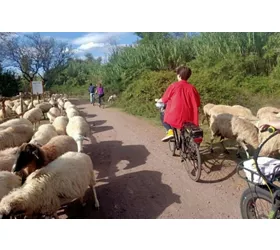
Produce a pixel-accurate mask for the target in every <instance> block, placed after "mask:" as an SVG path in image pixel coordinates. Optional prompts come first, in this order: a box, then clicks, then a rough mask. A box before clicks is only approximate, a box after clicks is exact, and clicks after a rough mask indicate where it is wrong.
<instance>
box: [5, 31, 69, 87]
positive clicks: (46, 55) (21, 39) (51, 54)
mask: <svg viewBox="0 0 280 250" xmlns="http://www.w3.org/2000/svg"><path fill="white" fill-rule="evenodd" d="M4 46H5V55H6V58H7V59H8V62H9V66H13V67H15V68H17V69H19V70H20V71H21V73H22V76H23V77H24V78H25V79H26V80H27V81H28V82H30V81H33V80H34V79H35V77H36V75H39V76H40V77H41V79H42V80H43V81H44V83H45V84H47V81H48V76H49V75H50V74H54V73H56V72H57V71H61V70H63V69H64V67H65V66H66V65H67V62H68V60H69V59H70V58H71V57H72V49H71V48H70V46H68V45H67V44H66V43H62V42H58V41H56V40H55V39H53V38H46V37H42V36H41V35H40V34H39V33H34V34H31V35H21V36H15V37H12V38H11V39H5V40H4Z"/></svg>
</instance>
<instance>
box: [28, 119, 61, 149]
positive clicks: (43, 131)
mask: <svg viewBox="0 0 280 250" xmlns="http://www.w3.org/2000/svg"><path fill="white" fill-rule="evenodd" d="M55 136H57V132H56V129H55V127H54V126H53V125H52V124H43V125H41V126H40V127H39V128H38V130H37V132H36V133H35V134H34V135H33V137H32V139H31V141H30V142H29V143H34V144H38V145H40V146H43V145H45V144H46V143H48V142H49V140H50V139H52V138H53V137H55Z"/></svg>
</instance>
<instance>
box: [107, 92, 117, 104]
mask: <svg viewBox="0 0 280 250" xmlns="http://www.w3.org/2000/svg"><path fill="white" fill-rule="evenodd" d="M116 98H117V96H116V95H115V94H114V95H111V96H110V97H109V98H108V102H111V101H112V100H114V99H116Z"/></svg>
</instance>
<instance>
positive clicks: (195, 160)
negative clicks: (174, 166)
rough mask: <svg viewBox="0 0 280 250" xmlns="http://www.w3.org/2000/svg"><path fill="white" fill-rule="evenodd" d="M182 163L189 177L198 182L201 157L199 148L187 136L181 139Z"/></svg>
mask: <svg viewBox="0 0 280 250" xmlns="http://www.w3.org/2000/svg"><path fill="white" fill-rule="evenodd" d="M182 140H183V143H182V161H183V165H184V167H185V169H186V170H187V172H188V175H189V177H190V178H191V179H192V180H193V181H198V180H199V178H200V176H201V157H200V152H199V146H198V145H197V144H196V143H195V142H194V141H193V139H192V138H190V137H189V136H188V137H187V138H182Z"/></svg>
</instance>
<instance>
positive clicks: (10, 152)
mask: <svg viewBox="0 0 280 250" xmlns="http://www.w3.org/2000/svg"><path fill="white" fill-rule="evenodd" d="M17 149H18V147H12V148H6V149H4V150H0V171H11V170H12V167H13V164H14V162H15V159H16V153H17Z"/></svg>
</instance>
